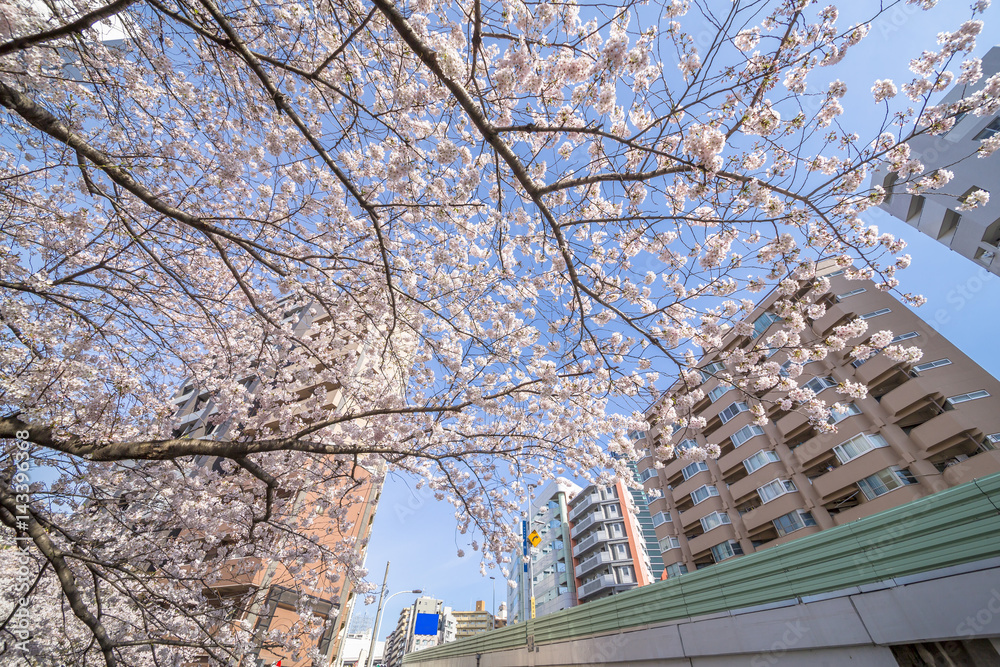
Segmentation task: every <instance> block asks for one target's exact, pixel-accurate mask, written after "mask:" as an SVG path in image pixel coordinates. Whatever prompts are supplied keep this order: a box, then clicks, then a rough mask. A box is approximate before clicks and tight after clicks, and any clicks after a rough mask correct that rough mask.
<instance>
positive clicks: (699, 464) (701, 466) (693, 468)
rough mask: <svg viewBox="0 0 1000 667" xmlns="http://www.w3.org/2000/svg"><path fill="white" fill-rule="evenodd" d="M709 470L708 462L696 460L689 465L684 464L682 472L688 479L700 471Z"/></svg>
mask: <svg viewBox="0 0 1000 667" xmlns="http://www.w3.org/2000/svg"><path fill="white" fill-rule="evenodd" d="M706 470H708V464H707V463H705V462H704V461H695V462H694V463H691V464H689V465H686V466H684V469H683V470H681V474H682V475H684V479H685V480H688V479H691V478H692V477H694V476H695V475H697V474H698V473H700V472H705V471H706Z"/></svg>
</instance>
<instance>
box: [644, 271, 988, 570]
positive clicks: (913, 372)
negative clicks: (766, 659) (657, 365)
mask: <svg viewBox="0 0 1000 667" xmlns="http://www.w3.org/2000/svg"><path fill="white" fill-rule="evenodd" d="M822 266H823V264H821V267H822ZM835 269H836V267H835V266H833V265H832V264H830V263H827V265H826V268H822V269H821V270H820V271H819V272H818V273H819V274H821V275H826V276H828V277H829V278H830V281H831V287H830V290H829V291H828V292H827V293H825V294H823V295H821V296H819V298H818V300H817V302H819V303H823V304H825V305H826V306H827V310H826V314H825V315H823V316H822V317H820V318H818V319H815V320H812V321H810V322H809V324H808V327H807V329H806V330H805V331H803V332H801V335H802V339H803V344H807V343H808V342H809V340H810V339H812V340H822V339H825V338H826V337H827V336H829V335H830V334H831V332H832V330H833V328H834V327H836V326H838V325H841V324H845V323H847V322H849V321H852V320H854V319H856V318H857V317H861V318H863V319H864V320H866V321H867V322H868V325H869V328H868V335H871V334H872V333H874V332H876V331H879V330H886V329H888V330H891V331H892V332H893V333H894V334H895V339H894V340H893V343H897V342H898V343H902V342H903V341H905V345H906V346H918V347H920V348H921V350H922V351H923V357H922V359H920V360H919V361H918V362H915V363H908V362H897V361H893V360H892V359H890V358H889V357H887V356H886V355H885V354H878V355H876V356H873V357H871V358H870V359H867V360H865V361H863V362H862V361H858V360H852V357H851V356H850V346H848V347H847V348H845V349H844V350H843V351H841V352H831V353H830V354H829V355H827V356H826V357H825V358H824V359H822V360H821V361H814V362H812V363H809V364H807V365H805V366H804V370H803V374H802V376H801V378H799V383H800V384H802V383H803V382H804V381H808V384H806V385H805V386H808V387H809V388H811V389H813V390H814V391H816V392H817V394H818V397H819V398H820V399H822V400H825V401H826V402H827V404H833V403H834V402H838V401H839V402H841V403H842V404H845V403H846V401H847V400H850V399H846V400H845V397H844V396H843V395H842V394H839V393H837V390H836V387H837V385H838V383H840V382H842V381H845V380H849V381H854V382H860V383H863V384H865V385H867V387H868V389H869V392H868V395H867V396H866V397H864V398H855V399H853V402H851V403H850V405H848V406H847V409H846V411H845V412H843V413H837V414H835V415H834V416H833V417H831V420H833V421H832V422H831V423H835V424H836V426H837V432H836V433H828V434H823V433H818V432H817V431H816V429H815V428H814V427H813V426H812V425H811V424H810V423H809V421H808V420H807V418H806V416H805V415H804V414H802V413H800V412H797V411H794V410H790V411H786V410H783V409H782V405H781V398H783V397H784V395H783V394H779V393H778V392H777V391H775V390H765V391H762V392H759V393H756V394H749V395H748V394H745V393H744V392H742V391H738V390H736V389H733V388H732V387H729V386H727V385H726V384H725V383H723V382H722V381H720V380H719V379H717V377H716V375H717V374H719V373H721V372H723V371H725V370H726V364H725V363H724V362H723V361H721V359H720V354H721V352H719V351H716V352H712V353H710V354H706V355H705V356H704V357H703V359H702V360H701V362H700V364H699V367H700V368H701V371H702V378H703V384H702V385H701V387H700V388H701V389H702V390H703V391H704V393H705V397H704V398H703V399H700V400H699V401H698V402H697V403H696V404H695V405H694V408H693V412H694V414H696V415H697V416H700V417H703V418H704V419H705V420H706V425H705V427H704V428H703V429H701V430H700V431H697V432H691V431H688V430H687V429H682V430H677V431H676V432H674V429H667V430H663V429H661V428H659V427H658V426H657V425H655V424H652V425H651V428H650V430H649V431H648V432H646V433H645V434H643V435H642V438H643V440H642V442H641V443H640V444H641V445H642V446H644V447H645V448H646V449H647V451H650V452H651V451H653V449H652V448H653V447H654V446H656V445H658V444H666V443H671V444H673V445H674V446H675V448H676V450H677V451H683V450H684V449H686V448H687V447H690V446H692V445H701V446H704V445H707V444H717V445H718V446H719V447H720V448H721V455H720V456H719V457H718V459H716V460H707V461H691V460H685V459H683V458H672V459H670V460H668V461H663V462H657V461H655V460H654V459H653V457H652V455H647V457H646V458H644V459H642V461H640V464H639V469H640V478H641V479H642V480H643V481H644V484H645V486H646V488H647V489H648V490H650V491H651V492H652V493H653V494H654V495H655V494H657V493H659V494H661V497H660V498H658V499H656V500H654V501H652V502H651V504H650V510H651V511H652V512H653V522H654V524H655V530H656V534H657V537H658V538H659V541H660V545H661V552H662V556H663V561H664V564H665V577H674V576H678V575H681V574H684V573H686V572H691V571H694V570H695V569H698V568H702V567H706V566H709V565H712V564H713V563H717V562H720V561H723V560H726V559H728V558H732V557H734V556H739V555H742V554H747V553H751V552H753V551H757V550H761V549H767V548H769V547H772V546H775V545H778V544H782V543H784V542H788V541H790V540H795V539H798V538H799V537H802V536H805V535H809V534H812V533H815V532H818V531H821V530H824V529H827V528H831V527H834V526H837V525H842V524H845V523H849V522H851V521H854V520H856V519H859V518H861V517H866V516H869V515H871V514H875V513H877V512H880V511H882V510H885V509H888V508H891V507H895V506H898V505H901V504H903V503H906V502H909V501H911V500H914V499H916V498H919V497H921V496H925V495H928V494H931V493H934V492H936V491H940V490H943V489H945V488H949V487H952V486H956V485H958V484H962V483H964V482H967V481H969V480H972V479H974V478H977V477H980V476H983V475H987V474H990V473H993V472H997V471H1000V451H998V450H997V449H996V447H997V446H998V445H1000V382H998V381H997V380H996V378H994V377H992V376H991V375H989V374H988V373H986V372H985V371H984V370H983V369H982V368H981V367H979V366H978V365H977V364H976V363H975V362H973V361H972V360H971V359H969V358H968V357H967V356H966V355H965V354H963V353H962V352H961V351H960V350H959V349H958V348H956V347H955V346H954V345H952V344H951V343H950V342H949V341H948V340H946V339H945V338H944V337H942V336H941V335H940V334H938V333H937V332H936V331H934V330H933V329H932V328H931V327H930V326H928V325H927V324H926V323H925V322H924V321H922V320H921V319H920V318H919V317H917V316H916V315H915V314H913V313H912V312H911V311H910V310H909V309H908V308H906V307H905V306H904V305H903V304H902V303H900V302H899V301H897V300H896V299H895V298H894V297H892V296H891V295H889V294H887V293H884V292H881V291H879V290H877V289H875V286H874V284H873V283H871V282H868V281H848V280H847V279H846V278H845V277H844V275H843V271H838V270H835ZM808 292H809V287H808V285H803V288H802V290H800V292H799V293H797V294H796V295H795V297H796V298H798V297H801V296H804V295H805V294H806V293H808ZM777 299H778V296H777V295H776V294H772V295H771V296H769V297H767V298H765V299H764V300H763V301H762V302H761V303H760V304H759V305H758V307H757V309H756V310H755V311H754V313H752V314H751V316H750V319H749V321H750V322H751V323H753V325H754V333H753V335H751V336H737V335H735V334H730V335H729V336H728V337H727V338H726V339H725V342H724V350H733V349H735V348H737V347H746V346H749V345H752V344H755V343H758V340H757V339H760V340H764V339H765V338H766V337H765V334H766V333H767V332H768V331H769V329H770V328H771V327H772V325H773V324H774V323H775V322H777V321H778V320H779V318H778V317H777V316H776V315H775V314H774V313H773V312H771V311H770V310H769V308H771V306H773V304H774V302H775V301H776V300H777ZM776 328H777V327H775V329H776ZM771 331H772V332H773V330H771ZM773 360H775V361H777V362H778V363H780V364H781V373H784V372H785V369H786V368H787V367H788V365H789V364H790V363H791V362H789V361H787V359H786V358H785V353H784V352H783V351H781V350H777V351H776V352H775V353H774V356H773ZM682 391H684V390H683V389H682V388H680V387H679V386H678V385H675V387H674V388H672V389H671V390H670V391H668V392H667V393H666V394H665V396H664V398H661V400H671V399H672V398H676V397H677V396H678V394H679V393H680V392H682ZM754 403H758V404H760V405H762V406H763V407H764V409H765V410H766V414H767V417H768V420H767V423H766V424H764V425H763V426H759V425H757V424H755V423H754V418H753V417H752V414H751V411H750V408H751V406H752V405H753V404H754ZM655 407H656V406H653V408H651V409H650V411H649V413H648V416H649V419H650V420H651V422H652V421H655V412H656V410H655Z"/></svg>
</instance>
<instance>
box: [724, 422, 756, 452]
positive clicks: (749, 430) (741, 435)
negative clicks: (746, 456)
mask: <svg viewBox="0 0 1000 667" xmlns="http://www.w3.org/2000/svg"><path fill="white" fill-rule="evenodd" d="M758 435H764V429H763V428H761V427H760V426H757V425H756V424H748V425H747V426H744V427H743V428H741V429H740V430H738V431H736V433H733V434H732V435H731V436H730V437H729V439H730V440H732V442H733V447H739V446H740V445H742V444H743V443H744V442H746V441H747V440H749V439H750V438H753V437H755V436H758Z"/></svg>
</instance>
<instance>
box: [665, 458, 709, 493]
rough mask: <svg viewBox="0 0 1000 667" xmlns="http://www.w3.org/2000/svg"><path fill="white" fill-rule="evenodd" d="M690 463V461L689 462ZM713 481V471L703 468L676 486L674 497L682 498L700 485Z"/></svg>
mask: <svg viewBox="0 0 1000 667" xmlns="http://www.w3.org/2000/svg"><path fill="white" fill-rule="evenodd" d="M688 465H690V463H689V464H688ZM711 483H712V473H711V472H709V471H708V470H703V471H702V472H699V473H698V474H696V475H692V476H691V478H690V479H687V480H685V481H683V482H681V483H680V484H678V485H677V486H675V487H674V497H675V498H681V497H683V496H686V495H689V494H690V493H691V492H692V491H694V490H695V489H697V488H698V487H701V486H705V485H706V484H711Z"/></svg>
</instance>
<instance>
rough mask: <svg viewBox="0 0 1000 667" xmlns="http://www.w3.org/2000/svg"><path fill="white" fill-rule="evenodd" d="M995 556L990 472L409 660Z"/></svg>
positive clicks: (997, 515) (631, 624) (618, 626)
mask: <svg viewBox="0 0 1000 667" xmlns="http://www.w3.org/2000/svg"><path fill="white" fill-rule="evenodd" d="M997 556H1000V473H998V474H995V475H990V476H988V477H983V478H980V479H978V480H975V481H973V482H969V483H968V484H963V485H961V486H956V487H954V488H951V489H947V490H945V491H940V492H938V493H935V494H932V495H930V496H926V497H924V498H920V499H918V500H915V501H913V502H910V503H907V504H905V505H900V506H899V507H894V508H892V509H890V510H886V511H885V512H880V513H879V514H875V515H873V516H869V517H866V518H863V519H859V520H857V521H854V522H852V523H849V524H845V525H843V526H837V527H835V528H830V529H828V530H824V531H822V532H819V533H815V534H813V535H809V536H807V537H803V538H800V539H798V540H794V541H792V542H786V543H785V544H781V545H778V546H776V547H771V548H770V549H767V550H765V551H758V552H756V553H753V554H749V555H747V556H742V557H740V558H733V559H731V560H728V561H726V562H724V563H720V564H718V565H713V566H711V567H707V568H704V569H702V570H698V571H697V572H692V573H690V574H685V575H682V576H680V577H676V578H671V579H668V580H667V581H661V582H657V583H655V584H651V585H649V586H643V587H640V588H636V589H633V590H631V591H627V592H625V593H621V594H619V595H615V596H612V597H608V598H602V599H600V600H595V601H593V602H587V603H585V604H582V605H579V606H576V607H573V608H572V609H566V610H564V611H560V612H556V613H554V614H549V615H547V616H543V617H541V618H536V619H534V620H529V621H526V622H523V623H518V624H515V625H512V626H508V627H506V628H501V629H500V630H494V631H492V632H486V633H483V634H480V635H476V636H474V637H470V638H468V639H463V640H462V641H459V642H453V643H450V644H445V645H443V646H437V647H434V648H431V649H426V650H424V651H421V652H419V653H414V654H409V655H407V656H406V657H405V658H404V662H405V663H406V664H408V665H409V664H414V665H416V664H419V663H421V662H429V661H432V660H440V659H444V658H449V657H454V656H463V655H475V654H477V653H490V652H494V651H502V650H508V649H516V648H522V647H526V646H528V642H529V638H530V641H531V642H532V643H533V644H544V643H551V642H557V641H568V640H571V639H575V638H581V637H586V636H590V635H596V634H606V633H613V632H620V631H623V630H627V629H629V628H635V627H638V626H649V625H655V624H657V623H667V622H669V621H675V620H680V619H684V618H689V617H692V616H700V615H703V614H712V613H718V612H724V611H729V610H733V609H740V608H744V607H752V606H756V605H762V604H767V603H771V602H778V601H782V600H794V599H795V598H801V597H805V596H809V595H816V594H819V593H825V592H829V591H836V590H842V589H845V588H850V587H851V586H858V585H861V584H867V583H873V582H878V581H886V580H889V579H893V578H895V577H904V576H907V575H912V574H917V573H920V572H927V571H930V570H935V569H938V568H943V567H949V566H952V565H959V564H962V563H971V562H974V561H978V560H984V559H987V558H994V557H997Z"/></svg>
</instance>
